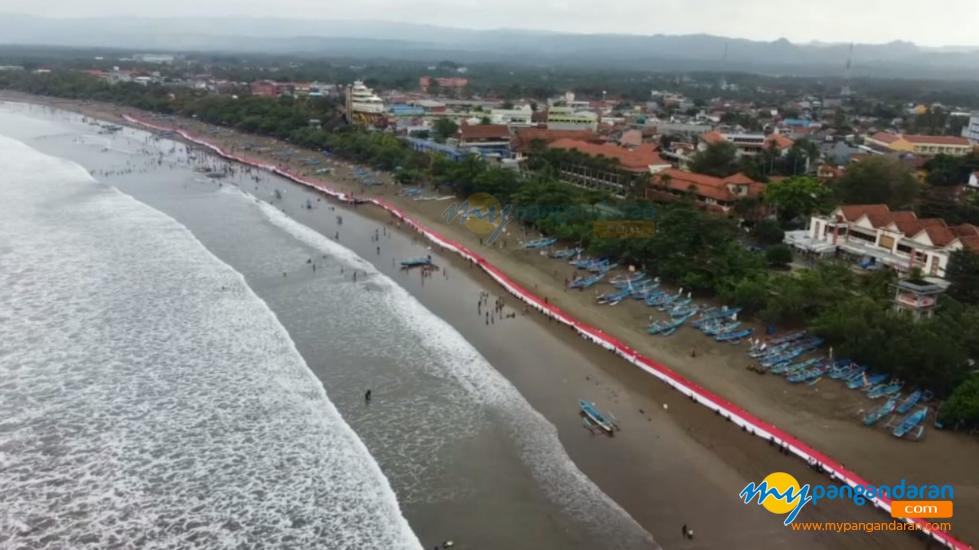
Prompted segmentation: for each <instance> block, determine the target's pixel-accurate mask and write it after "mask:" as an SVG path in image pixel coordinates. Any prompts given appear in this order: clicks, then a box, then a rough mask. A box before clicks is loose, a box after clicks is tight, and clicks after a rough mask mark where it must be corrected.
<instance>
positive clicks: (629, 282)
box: [608, 272, 649, 288]
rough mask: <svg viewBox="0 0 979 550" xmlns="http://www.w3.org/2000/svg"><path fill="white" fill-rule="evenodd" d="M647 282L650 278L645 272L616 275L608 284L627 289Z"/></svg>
mask: <svg viewBox="0 0 979 550" xmlns="http://www.w3.org/2000/svg"><path fill="white" fill-rule="evenodd" d="M647 280H649V276H648V275H646V274H645V273H643V272H639V273H636V274H634V275H616V276H615V277H612V278H611V279H609V281H608V282H609V283H611V284H612V286H614V287H616V288H627V287H630V286H634V285H638V284H640V283H643V282H646V281H647Z"/></svg>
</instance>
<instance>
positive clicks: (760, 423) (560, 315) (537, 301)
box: [32, 98, 965, 547]
mask: <svg viewBox="0 0 979 550" xmlns="http://www.w3.org/2000/svg"><path fill="white" fill-rule="evenodd" d="M38 101H39V98H33V100H32V102H34V103H37V102H38ZM54 106H55V107H59V108H65V107H63V106H60V105H54ZM78 108H79V107H76V109H74V110H77V109H78ZM85 114H86V115H88V116H95V117H96V118H109V117H104V116H96V115H91V114H90V113H85ZM158 130H159V128H158ZM184 138H185V139H190V138H193V136H190V138H188V136H184ZM196 139H198V140H200V139H201V138H196ZM191 141H194V139H191ZM202 141H205V142H206V140H202ZM201 144H202V143H200V142H198V145H201ZM205 146H208V145H205ZM210 147H211V148H212V150H213V149H214V147H216V146H214V145H213V144H210ZM216 152H219V153H223V154H224V156H228V153H224V152H222V151H221V150H220V147H218V149H217V151H216ZM233 160H237V161H242V159H233ZM245 162H246V164H247V163H248V162H247V161H245ZM261 168H263V169H270V168H272V169H275V168H276V167H275V165H272V164H264V165H262V166H261ZM276 171H277V170H276ZM279 175H284V176H286V177H290V178H291V179H293V180H294V181H296V182H297V183H300V184H302V185H306V186H311V187H312V188H314V189H315V190H317V191H320V192H325V193H330V192H331V191H333V190H332V189H329V188H328V187H327V184H325V183H321V184H316V183H312V182H310V181H304V180H306V178H304V177H302V176H296V175H294V174H287V173H286V174H284V173H281V172H280V173H279ZM373 202H375V204H377V205H378V206H380V207H381V208H386V209H387V210H388V211H389V212H391V213H392V214H393V215H395V216H400V217H402V218H405V219H406V222H407V223H408V224H409V225H411V226H412V227H413V228H414V229H415V230H416V231H419V232H421V233H422V234H423V235H424V236H425V237H426V238H428V239H430V240H432V242H434V243H435V244H437V245H439V246H441V247H443V248H445V249H448V250H450V251H454V252H456V253H458V254H460V255H462V257H463V258H467V259H468V260H469V261H473V262H475V263H476V264H477V265H478V266H479V267H480V268H481V269H483V270H485V271H486V272H487V275H486V276H487V277H488V278H490V279H492V280H493V281H494V282H495V283H496V284H498V285H501V286H503V287H504V288H505V289H506V290H507V291H508V292H510V293H511V294H513V295H515V296H516V297H518V298H519V299H521V300H523V301H524V302H525V303H527V304H529V305H531V306H533V307H535V308H536V309H538V310H540V311H541V312H543V313H545V314H547V315H550V316H553V317H554V318H555V319H557V320H558V321H559V322H561V323H564V324H566V325H568V326H571V327H573V328H574V329H575V330H577V331H578V332H579V334H581V337H583V338H586V339H588V340H591V341H592V342H593V343H596V344H598V345H599V346H602V347H604V348H605V349H608V350H610V351H611V349H610V348H614V349H615V350H617V353H618V354H619V355H620V356H622V357H623V359H625V360H626V361H628V362H631V363H632V364H634V365H636V366H639V367H640V368H641V369H642V370H643V371H644V373H645V374H643V376H646V377H648V374H653V376H655V377H656V378H657V379H659V380H660V381H663V382H666V383H667V384H669V385H671V386H673V387H674V389H678V390H679V391H681V392H682V393H683V394H684V396H686V397H690V398H691V399H692V400H696V401H697V402H698V403H699V404H700V405H704V406H706V407H708V408H711V409H714V410H717V411H719V412H721V414H723V415H726V416H727V419H728V420H729V421H730V422H733V423H735V424H738V425H740V426H742V427H743V428H745V429H750V430H752V432H753V433H754V435H759V436H760V437H762V438H765V437H769V436H776V439H777V440H778V441H779V442H784V443H786V444H788V445H789V446H790V447H791V450H792V452H794V453H795V454H797V455H799V456H802V457H804V458H809V457H817V460H819V461H820V462H822V463H824V464H825V465H826V466H834V467H833V468H831V469H834V470H837V471H838V473H839V474H840V477H842V478H845V479H846V480H847V482H850V483H859V484H865V483H866V482H864V481H863V479H862V478H859V477H857V476H856V475H855V474H853V473H852V472H851V471H849V470H846V469H844V468H842V465H840V464H838V463H835V462H833V461H832V460H831V459H829V458H828V457H826V456H825V455H822V454H820V453H818V452H816V451H814V449H812V448H810V447H809V446H807V445H806V444H804V443H802V442H801V441H799V440H796V439H795V438H794V437H792V436H791V435H790V434H789V433H788V432H785V431H782V430H780V429H779V428H776V427H775V426H773V425H771V424H769V423H768V422H766V421H765V420H764V419H762V418H760V417H756V416H754V415H752V414H751V413H749V412H747V411H746V410H744V409H741V408H739V407H737V406H736V405H734V404H733V403H731V402H730V401H727V400H726V399H724V398H722V397H720V395H719V394H718V393H716V392H715V391H712V390H711V389H710V388H707V387H705V386H703V385H702V384H698V383H697V381H695V380H691V379H689V378H687V377H685V376H684V374H685V373H682V372H679V370H675V369H670V368H667V367H665V365H664V364H663V363H662V362H659V361H656V360H654V359H652V358H648V357H646V356H644V355H643V354H642V352H641V351H640V350H638V349H634V348H632V347H629V345H628V344H626V343H625V342H624V341H620V340H617V339H615V338H612V337H610V336H609V335H608V334H606V333H605V332H603V331H600V330H598V329H597V328H594V325H589V324H588V323H587V322H584V321H578V319H577V318H576V317H575V316H574V314H575V313H576V312H574V311H573V310H572V309H573V308H568V310H567V311H565V309H563V308H561V307H558V306H556V305H555V302H557V301H558V300H552V301H551V302H550V303H548V302H546V301H545V300H542V299H541V298H540V297H539V296H538V295H537V294H535V293H534V292H532V291H531V290H528V289H529V285H527V284H526V283H525V284H523V285H521V284H520V282H518V281H516V280H514V279H512V278H511V277H510V276H508V274H507V273H506V272H504V270H503V269H502V268H499V267H497V265H495V264H494V263H492V262H491V261H490V260H488V259H486V258H484V257H483V256H481V255H480V254H477V253H475V252H474V251H473V250H472V249H470V248H467V247H466V246H465V245H463V244H461V243H459V242H456V241H454V240H452V239H451V238H449V237H447V236H444V235H442V234H440V233H438V232H434V231H432V230H430V229H428V228H427V227H426V226H425V223H424V222H425V220H421V221H419V220H416V219H414V218H413V216H409V215H408V214H407V213H406V212H405V210H404V209H402V208H400V207H398V206H397V205H395V204H393V203H392V202H389V201H386V200H384V199H374V200H373ZM421 217H422V216H421V215H419V218H421ZM448 233H449V231H446V234H448ZM452 237H456V235H452ZM517 254H519V252H517ZM487 256H489V253H487ZM494 259H495V258H494ZM534 287H535V290H536V287H537V285H536V284H534ZM635 373H637V374H638V371H635ZM617 376H618V375H617ZM629 376H631V375H629ZM926 444H927V443H926ZM946 542H947V541H946ZM952 544H955V542H952ZM957 547H965V546H964V545H962V546H957Z"/></svg>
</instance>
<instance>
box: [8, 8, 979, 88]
mask: <svg viewBox="0 0 979 550" xmlns="http://www.w3.org/2000/svg"><path fill="white" fill-rule="evenodd" d="M0 43H3V44H16V45H48V46H67V47H113V48H123V49H134V50H140V49H146V50H163V51H213V52H227V53H269V54H298V55H320V56H333V57H344V56H349V57H384V58H398V59H410V60H436V59H440V58H450V59H453V60H456V61H460V62H470V63H472V62H510V63H515V64H525V65H547V64H556V65H579V66H583V67H587V66H595V67H612V68H620V69H621V68H633V69H639V70H654V71H655V70H682V69H684V68H689V69H690V70H749V71H753V72H762V73H769V74H792V75H834V76H839V75H842V74H843V72H844V67H845V66H846V64H847V59H850V58H851V53H850V49H851V47H852V68H851V72H852V74H853V76H898V77H909V76H921V77H928V78H935V77H940V78H956V79H961V78H963V76H966V77H968V76H969V75H970V74H971V75H974V76H973V77H972V79H979V46H976V47H969V46H943V47H929V46H918V45H916V44H914V43H912V42H909V41H904V40H895V41H891V42H888V43H884V44H861V43H855V44H853V45H852V46H851V44H849V43H830V42H809V43H795V42H791V41H789V40H787V39H785V38H779V39H777V40H773V41H759V40H750V39H746V38H728V37H722V36H717V35H710V34H704V33H698V34H662V33H660V34H651V35H640V34H616V33H590V34H576V33H564V32H556V31H547V30H541V31H538V30H524V29H505V28H504V29H493V30H473V29H461V28H456V27H443V26H437V25H425V24H414V23H399V22H388V21H360V20H356V21H355V20H301V19H290V18H248V17H227V18H219V17H195V18H190V17H166V18H147V17H129V16H114V17H92V18H61V19H59V18H47V17H38V16H28V15H0Z"/></svg>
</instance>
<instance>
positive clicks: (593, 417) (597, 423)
mask: <svg viewBox="0 0 979 550" xmlns="http://www.w3.org/2000/svg"><path fill="white" fill-rule="evenodd" d="M578 408H579V409H581V414H582V416H584V417H585V427H586V428H588V429H589V430H591V429H592V428H598V429H600V430H602V431H603V432H605V433H607V434H608V435H614V434H615V432H616V431H617V430H618V429H619V425H618V424H617V423H616V421H615V417H614V416H612V415H611V413H610V414H602V412H601V411H599V410H598V407H596V406H595V404H594V403H592V402H590V401H585V400H584V399H579V400H578Z"/></svg>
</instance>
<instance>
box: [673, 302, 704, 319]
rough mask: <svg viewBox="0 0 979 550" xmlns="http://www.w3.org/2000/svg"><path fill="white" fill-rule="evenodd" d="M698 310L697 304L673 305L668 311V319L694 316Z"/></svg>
mask: <svg viewBox="0 0 979 550" xmlns="http://www.w3.org/2000/svg"><path fill="white" fill-rule="evenodd" d="M698 310H700V306H698V305H697V304H689V303H688V304H675V305H674V306H673V308H672V309H670V317H673V318H676V317H686V316H688V315H694V314H696V313H697V311H698Z"/></svg>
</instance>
